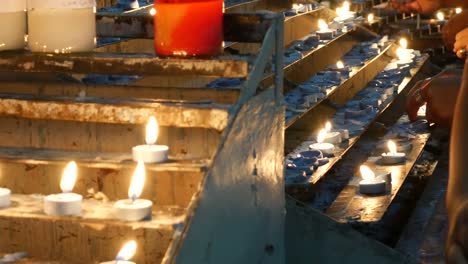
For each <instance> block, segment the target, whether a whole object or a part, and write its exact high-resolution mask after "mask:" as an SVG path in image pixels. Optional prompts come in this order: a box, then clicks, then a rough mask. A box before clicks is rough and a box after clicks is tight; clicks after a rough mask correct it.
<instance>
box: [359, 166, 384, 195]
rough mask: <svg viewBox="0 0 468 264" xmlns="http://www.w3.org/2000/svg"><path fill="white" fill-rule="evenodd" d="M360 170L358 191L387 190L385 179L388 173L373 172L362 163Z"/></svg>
mask: <svg viewBox="0 0 468 264" xmlns="http://www.w3.org/2000/svg"><path fill="white" fill-rule="evenodd" d="M359 170H360V171H361V177H362V179H363V180H362V181H360V182H359V192H360V193H362V194H382V193H385V192H386V191H387V181H386V178H388V176H389V173H387V172H385V173H380V174H378V175H375V173H374V172H373V171H372V170H371V169H370V168H369V167H368V166H366V165H362V166H361V167H360V168H359Z"/></svg>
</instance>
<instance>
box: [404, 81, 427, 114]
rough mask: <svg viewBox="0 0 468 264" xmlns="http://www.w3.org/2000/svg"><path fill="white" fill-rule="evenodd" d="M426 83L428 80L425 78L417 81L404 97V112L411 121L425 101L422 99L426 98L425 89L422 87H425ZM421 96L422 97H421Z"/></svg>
mask: <svg viewBox="0 0 468 264" xmlns="http://www.w3.org/2000/svg"><path fill="white" fill-rule="evenodd" d="M428 83H429V81H427V80H422V81H419V82H417V83H416V84H415V85H414V87H413V88H412V89H411V91H410V93H409V94H408V97H407V99H406V112H407V113H408V116H409V118H410V120H411V121H415V120H416V119H417V117H418V110H419V108H420V107H421V106H423V105H424V103H425V102H424V100H422V99H424V98H427V94H426V93H427V91H425V89H424V87H426V86H427V84H428ZM421 96H422V97H423V98H421Z"/></svg>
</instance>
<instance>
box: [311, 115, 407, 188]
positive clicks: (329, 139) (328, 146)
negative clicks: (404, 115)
mask: <svg viewBox="0 0 468 264" xmlns="http://www.w3.org/2000/svg"><path fill="white" fill-rule="evenodd" d="M347 139H349V132H348V130H346V129H340V130H333V129H332V125H331V123H330V122H327V123H326V125H325V128H323V129H321V130H320V131H319V133H318V135H317V143H314V144H311V145H310V146H309V148H310V149H312V150H318V151H320V152H321V153H322V154H323V155H325V156H332V155H334V154H335V153H336V151H337V145H339V144H341V142H342V141H344V140H347ZM387 148H388V152H384V153H382V154H381V156H380V164H382V165H395V164H401V163H402V162H404V161H405V160H406V154H405V153H404V151H407V150H409V149H411V144H403V145H401V146H397V144H396V143H395V142H394V141H393V140H389V141H388V142H387ZM399 151H402V152H399ZM360 172H361V177H362V178H363V180H362V181H361V182H360V183H359V190H360V192H361V193H363V194H379V193H384V192H386V190H387V187H388V186H389V183H391V174H390V173H388V172H379V173H377V174H376V173H375V172H374V171H372V170H371V169H370V168H369V167H368V166H366V165H362V166H361V167H360Z"/></svg>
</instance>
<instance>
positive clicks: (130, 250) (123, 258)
mask: <svg viewBox="0 0 468 264" xmlns="http://www.w3.org/2000/svg"><path fill="white" fill-rule="evenodd" d="M136 248H137V244H136V242H135V241H134V240H132V241H128V242H127V243H126V244H125V245H124V246H123V247H122V249H120V251H119V253H118V254H117V256H116V257H115V260H113V261H107V262H101V264H135V262H132V261H129V260H130V259H131V258H132V257H133V255H135V252H136Z"/></svg>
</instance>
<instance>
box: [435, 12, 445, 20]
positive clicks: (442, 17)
mask: <svg viewBox="0 0 468 264" xmlns="http://www.w3.org/2000/svg"><path fill="white" fill-rule="evenodd" d="M436 16H437V20H439V21H444V20H445V15H444V13H443V12H441V11H439V12H437V14H436Z"/></svg>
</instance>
